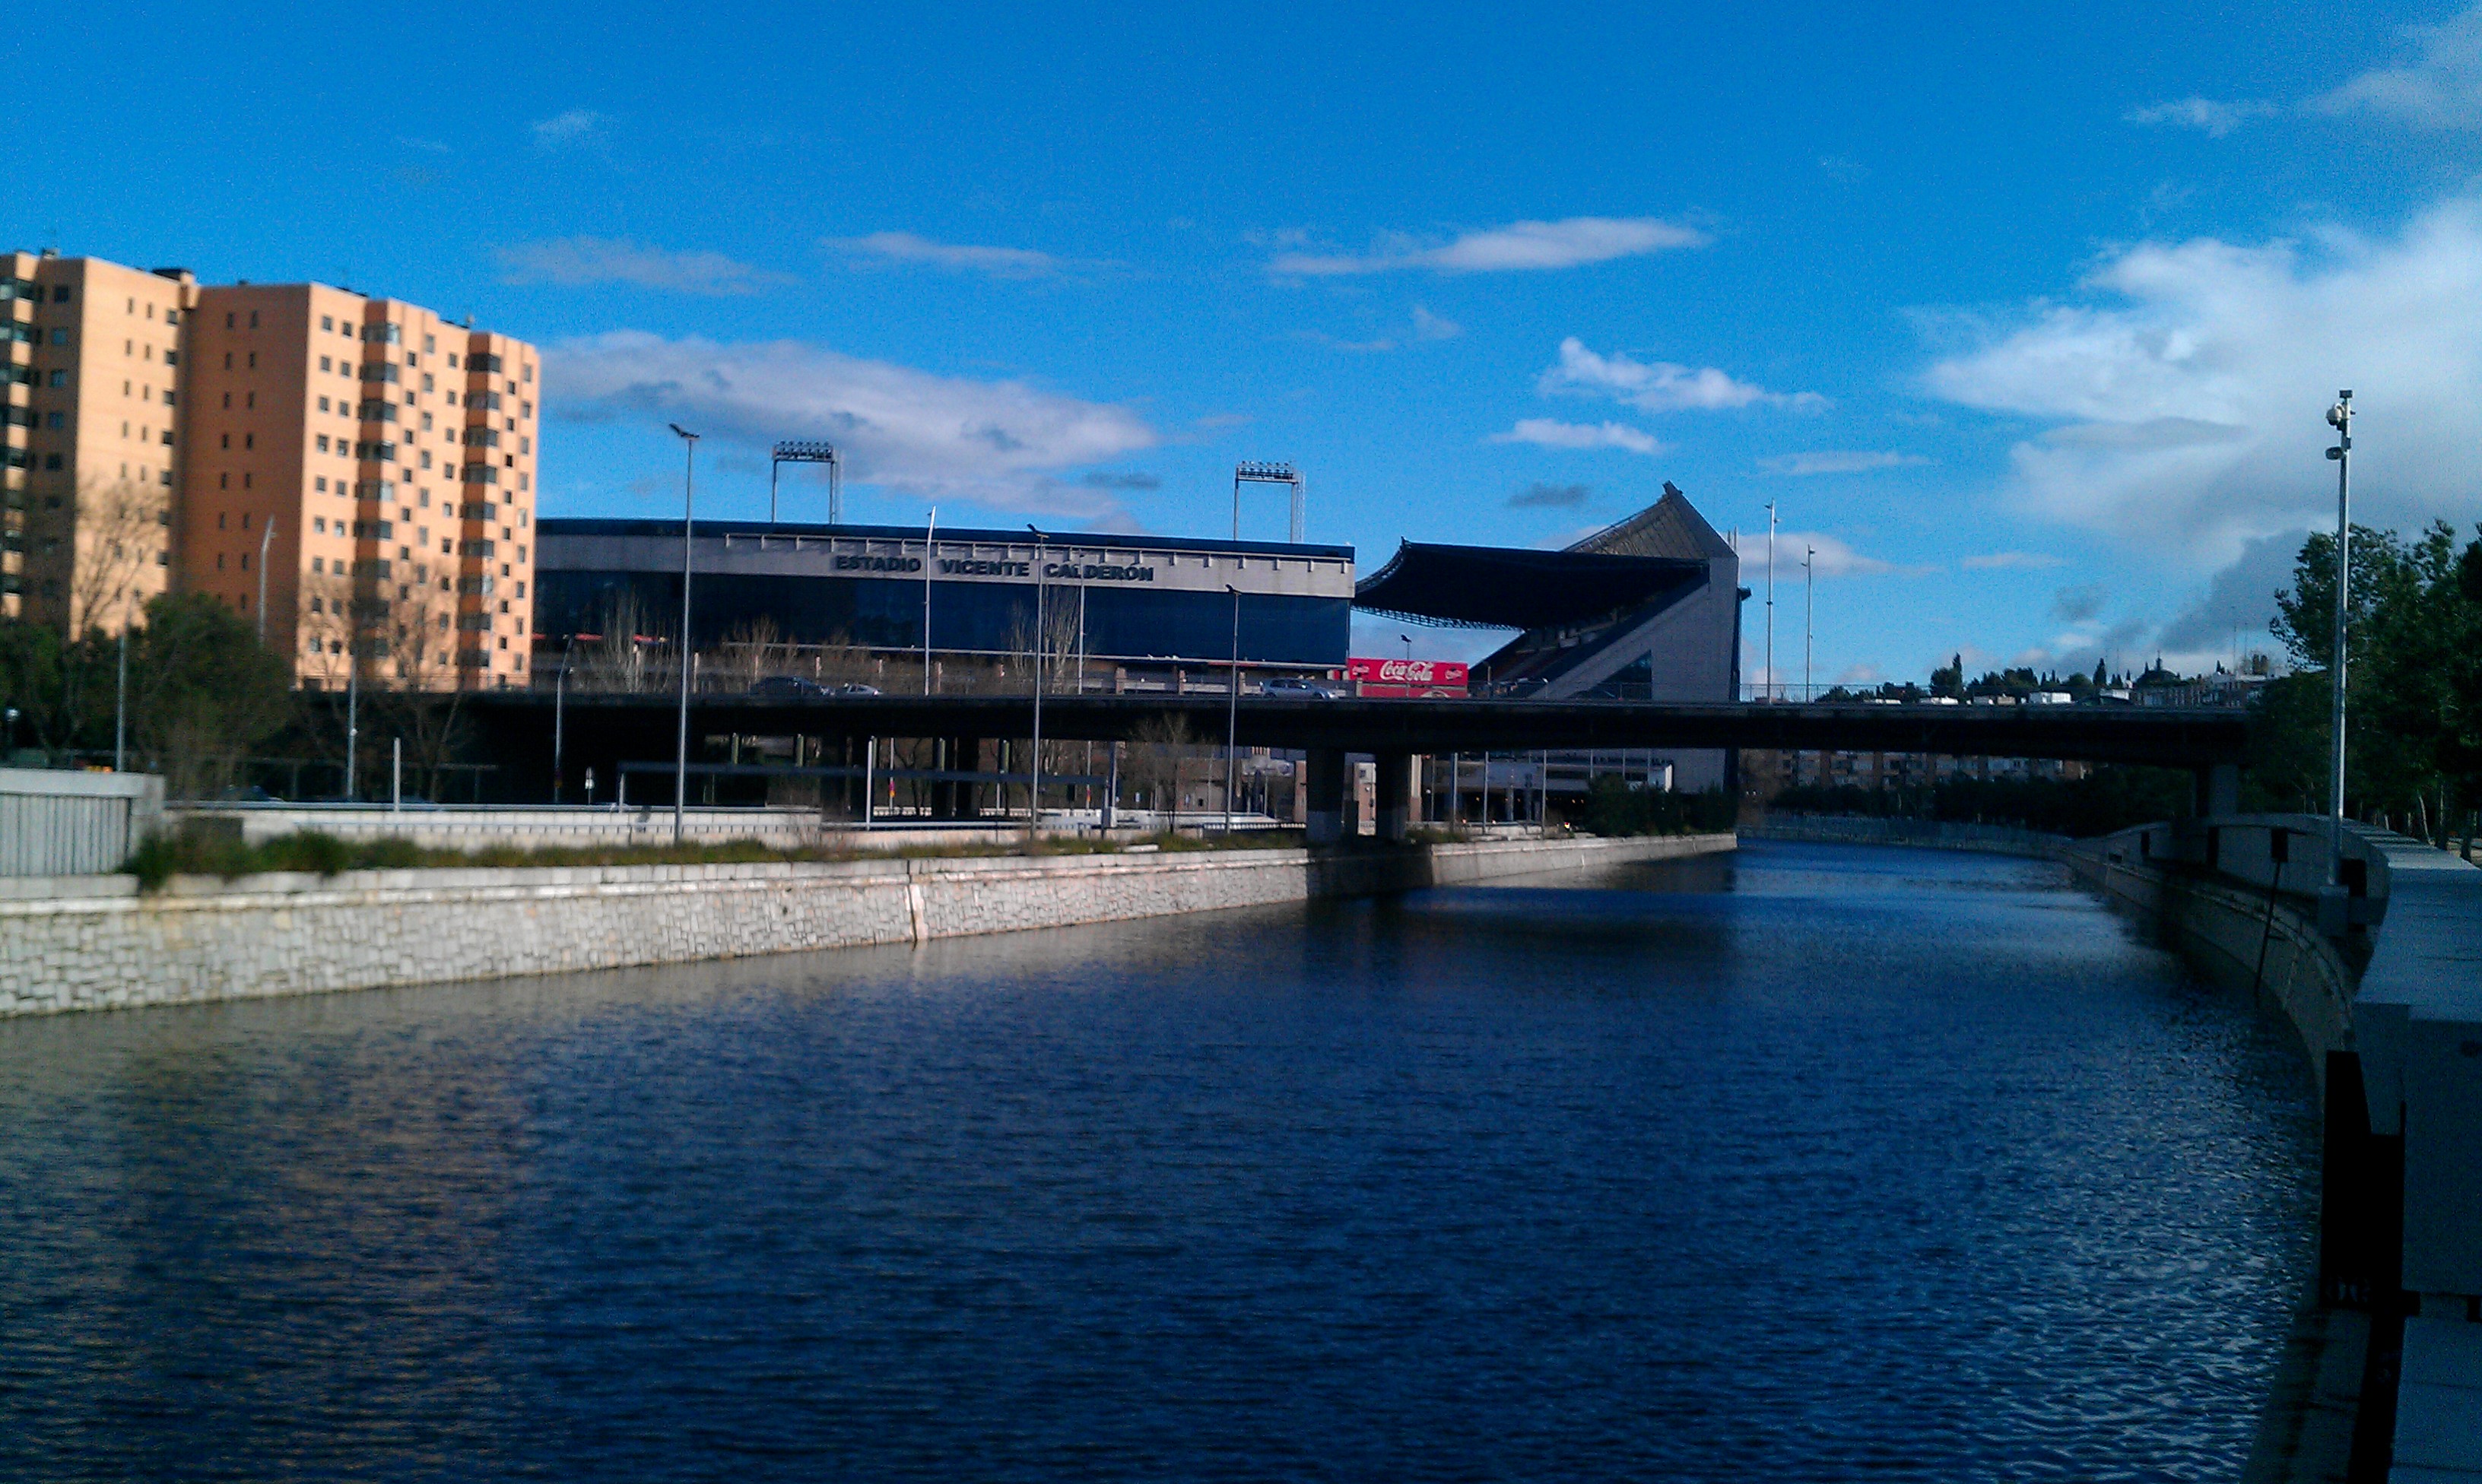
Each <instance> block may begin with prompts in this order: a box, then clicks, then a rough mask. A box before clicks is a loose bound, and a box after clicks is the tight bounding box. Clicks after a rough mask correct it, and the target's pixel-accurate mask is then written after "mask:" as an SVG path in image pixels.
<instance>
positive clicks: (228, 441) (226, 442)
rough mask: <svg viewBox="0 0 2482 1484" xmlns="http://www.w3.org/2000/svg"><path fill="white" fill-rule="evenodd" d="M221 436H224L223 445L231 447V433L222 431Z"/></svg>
mask: <svg viewBox="0 0 2482 1484" xmlns="http://www.w3.org/2000/svg"><path fill="white" fill-rule="evenodd" d="M223 437H224V447H225V448H230V447H232V434H231V433H224V434H223Z"/></svg>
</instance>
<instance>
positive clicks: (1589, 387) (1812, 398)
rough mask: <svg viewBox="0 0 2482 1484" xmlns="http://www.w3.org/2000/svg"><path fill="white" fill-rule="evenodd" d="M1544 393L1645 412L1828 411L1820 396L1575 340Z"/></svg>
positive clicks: (1542, 385) (1547, 376)
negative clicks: (1597, 398) (1593, 396)
mask: <svg viewBox="0 0 2482 1484" xmlns="http://www.w3.org/2000/svg"><path fill="white" fill-rule="evenodd" d="M1538 390H1540V391H1543V392H1545V393H1546V394H1548V393H1557V392H1589V393H1599V394H1601V395H1604V396H1607V397H1610V398H1613V399H1614V400H1616V401H1619V402H1624V403H1626V404H1628V405H1630V406H1632V407H1636V408H1638V409H1639V410H1641V411H1645V412H1676V411H1679V410H1682V409H1684V408H1695V409H1699V410H1708V411H1711V410H1717V409H1721V408H1728V407H1746V406H1749V405H1751V404H1754V403H1769V404H1779V405H1784V406H1798V407H1815V406H1824V405H1825V404H1826V403H1827V399H1826V398H1824V397H1821V396H1819V395H1817V394H1816V393H1814V392H1795V393H1792V394H1790V395H1786V394H1784V393H1782V392H1771V391H1768V390H1767V389H1766V388H1765V387H1762V386H1756V385H1753V384H1752V383H1750V382H1747V381H1736V380H1734V379H1733V378H1731V377H1729V376H1727V375H1726V374H1725V373H1723V372H1721V371H1718V370H1716V369H1715V368H1714V367H1712V366H1703V367H1698V368H1695V369H1693V368H1691V367H1688V366H1679V365H1675V364H1673V363H1672V362H1670V361H1635V360H1631V359H1629V358H1628V357H1627V356H1625V355H1598V354H1597V353H1596V352H1594V351H1589V350H1587V349H1586V346H1585V342H1583V341H1581V340H1579V339H1578V338H1577V337H1576V336H1574V335H1571V336H1570V337H1569V338H1568V339H1566V340H1563V341H1561V342H1560V360H1559V363H1558V364H1556V365H1554V366H1552V367H1551V368H1550V369H1549V370H1547V371H1545V372H1544V373H1543V378H1542V380H1541V381H1540V382H1539V383H1538Z"/></svg>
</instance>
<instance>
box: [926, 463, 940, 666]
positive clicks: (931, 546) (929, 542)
mask: <svg viewBox="0 0 2482 1484" xmlns="http://www.w3.org/2000/svg"><path fill="white" fill-rule="evenodd" d="M938 545H939V508H938V507H937V506H936V505H935V506H933V507H932V508H931V520H930V523H929V524H928V525H926V526H924V527H923V530H922V693H923V694H924V695H929V694H930V693H931V569H932V567H933V566H935V565H936V564H937V563H936V561H935V560H934V559H933V556H932V554H933V553H934V552H936V551H937V550H938Z"/></svg>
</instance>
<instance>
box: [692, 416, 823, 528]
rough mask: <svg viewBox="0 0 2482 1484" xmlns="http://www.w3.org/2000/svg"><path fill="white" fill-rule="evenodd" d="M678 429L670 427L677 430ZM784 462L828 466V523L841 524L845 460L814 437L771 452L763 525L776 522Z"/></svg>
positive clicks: (788, 441) (790, 441) (789, 441)
mask: <svg viewBox="0 0 2482 1484" xmlns="http://www.w3.org/2000/svg"><path fill="white" fill-rule="evenodd" d="M673 431H675V432H678V431H679V430H678V429H674V430H673ZM786 464H826V465H827V466H828V524H829V525H831V526H834V525H841V524H843V522H844V518H845V482H844V470H845V461H844V458H843V456H841V455H839V454H838V453H837V452H836V446H835V445H834V444H832V443H826V442H822V441H820V440H819V439H817V438H788V439H786V440H785V441H784V442H782V443H779V444H777V445H776V447H775V448H774V449H773V450H772V451H771V454H770V456H769V458H768V460H767V524H769V525H771V526H772V525H774V524H776V474H777V471H778V470H779V469H781V468H783V467H784V466H785V465H786Z"/></svg>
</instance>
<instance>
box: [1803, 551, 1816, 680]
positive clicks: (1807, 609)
mask: <svg viewBox="0 0 2482 1484" xmlns="http://www.w3.org/2000/svg"><path fill="white" fill-rule="evenodd" d="M1817 561H1818V548H1817V547H1815V546H1811V545H1809V544H1808V543H1806V542H1805V543H1804V544H1803V546H1802V550H1801V698H1802V699H1803V700H1805V701H1814V700H1817V699H1818V688H1817V686H1816V684H1815V683H1814V682H1813V681H1812V680H1811V679H1810V676H1809V659H1810V646H1811V644H1812V642H1813V641H1814V640H1815V638H1816V631H1815V627H1814V625H1813V623H1812V620H1813V619H1815V618H1816V617H1817V616H1818V575H1817V573H1816V572H1814V571H1812V570H1811V568H1812V567H1814V566H1815V565H1816V564H1817Z"/></svg>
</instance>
